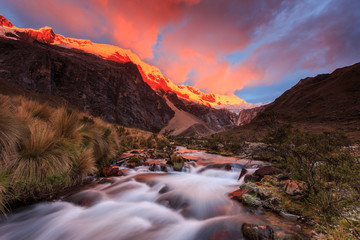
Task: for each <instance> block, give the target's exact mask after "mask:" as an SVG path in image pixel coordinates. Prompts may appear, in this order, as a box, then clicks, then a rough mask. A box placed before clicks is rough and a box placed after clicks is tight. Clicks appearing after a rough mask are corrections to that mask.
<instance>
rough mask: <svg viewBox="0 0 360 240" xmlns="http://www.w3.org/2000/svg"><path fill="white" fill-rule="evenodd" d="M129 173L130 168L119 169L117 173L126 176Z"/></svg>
mask: <svg viewBox="0 0 360 240" xmlns="http://www.w3.org/2000/svg"><path fill="white" fill-rule="evenodd" d="M129 174H130V170H129V169H119V171H118V173H117V175H118V176H127V175H129Z"/></svg>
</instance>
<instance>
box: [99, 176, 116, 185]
mask: <svg viewBox="0 0 360 240" xmlns="http://www.w3.org/2000/svg"><path fill="white" fill-rule="evenodd" d="M114 181H115V180H114V178H111V177H110V178H103V179H101V180H100V181H99V184H105V183H111V184H112V183H114Z"/></svg>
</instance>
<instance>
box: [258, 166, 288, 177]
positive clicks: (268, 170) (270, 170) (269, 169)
mask: <svg viewBox="0 0 360 240" xmlns="http://www.w3.org/2000/svg"><path fill="white" fill-rule="evenodd" d="M280 173H282V170H281V169H279V168H276V167H273V166H265V167H260V168H259V169H258V170H256V171H255V172H254V176H259V177H260V178H263V177H264V176H265V175H276V174H280Z"/></svg>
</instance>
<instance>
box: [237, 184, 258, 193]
mask: <svg viewBox="0 0 360 240" xmlns="http://www.w3.org/2000/svg"><path fill="white" fill-rule="evenodd" d="M240 188H241V189H249V192H248V194H256V195H257V194H258V193H259V187H258V186H257V185H256V184H254V183H250V182H248V183H245V184H243V185H241V186H240Z"/></svg>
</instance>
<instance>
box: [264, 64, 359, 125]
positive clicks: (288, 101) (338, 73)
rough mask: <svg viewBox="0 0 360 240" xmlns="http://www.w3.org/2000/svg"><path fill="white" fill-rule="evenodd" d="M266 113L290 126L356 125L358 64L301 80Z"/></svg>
mask: <svg viewBox="0 0 360 240" xmlns="http://www.w3.org/2000/svg"><path fill="white" fill-rule="evenodd" d="M266 110H272V111H274V112H276V113H277V114H278V115H279V116H278V117H279V118H281V119H283V120H287V121H290V122H298V121H300V122H304V121H308V122H319V123H322V122H324V123H326V122H353V121H355V122H357V121H360V63H357V64H354V65H352V66H348V67H344V68H339V69H336V70H335V71H334V72H332V73H331V74H320V75H318V76H316V77H308V78H305V79H302V80H300V81H299V82H298V84H296V85H295V86H294V87H292V88H291V89H289V90H287V91H286V92H284V93H283V94H282V95H281V96H280V97H278V98H277V99H276V100H275V101H274V102H273V103H271V104H269V106H267V107H266Z"/></svg>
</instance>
